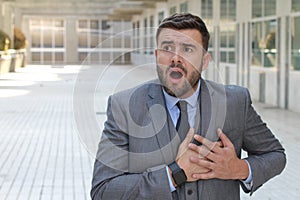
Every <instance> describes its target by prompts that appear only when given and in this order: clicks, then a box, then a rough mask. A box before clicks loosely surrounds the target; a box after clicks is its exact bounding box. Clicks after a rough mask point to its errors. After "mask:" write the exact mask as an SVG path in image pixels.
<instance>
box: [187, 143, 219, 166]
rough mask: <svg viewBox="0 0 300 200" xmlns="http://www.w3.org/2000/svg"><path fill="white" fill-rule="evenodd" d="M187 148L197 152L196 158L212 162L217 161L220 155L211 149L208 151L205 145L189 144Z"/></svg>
mask: <svg viewBox="0 0 300 200" xmlns="http://www.w3.org/2000/svg"><path fill="white" fill-rule="evenodd" d="M189 148H190V149H191V150H193V151H195V152H197V153H198V158H200V159H201V158H206V159H208V160H210V161H212V162H214V163H217V162H218V161H219V160H220V156H219V155H218V154H216V153H214V152H212V151H210V150H209V149H208V148H207V147H205V146H203V145H201V146H197V145H195V144H192V143H191V144H189Z"/></svg>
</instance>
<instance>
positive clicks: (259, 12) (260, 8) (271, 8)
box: [252, 0, 276, 18]
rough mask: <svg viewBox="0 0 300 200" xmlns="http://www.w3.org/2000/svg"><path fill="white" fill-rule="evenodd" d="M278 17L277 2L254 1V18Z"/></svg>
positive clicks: (273, 0) (271, 0)
mask: <svg viewBox="0 0 300 200" xmlns="http://www.w3.org/2000/svg"><path fill="white" fill-rule="evenodd" d="M272 15H276V0H252V18H259V17H265V16H272Z"/></svg>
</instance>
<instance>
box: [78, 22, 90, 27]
mask: <svg viewBox="0 0 300 200" xmlns="http://www.w3.org/2000/svg"><path fill="white" fill-rule="evenodd" d="M78 27H79V28H80V29H84V28H88V23H87V20H79V21H78Z"/></svg>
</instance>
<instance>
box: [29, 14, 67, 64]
mask: <svg viewBox="0 0 300 200" xmlns="http://www.w3.org/2000/svg"><path fill="white" fill-rule="evenodd" d="M29 29H30V34H31V35H30V37H31V40H30V41H31V61H32V63H42V64H44V63H49V64H50V63H51V64H54V63H63V62H64V57H65V32H66V29H65V21H64V20H62V19H47V18H45V19H30V20H29Z"/></svg>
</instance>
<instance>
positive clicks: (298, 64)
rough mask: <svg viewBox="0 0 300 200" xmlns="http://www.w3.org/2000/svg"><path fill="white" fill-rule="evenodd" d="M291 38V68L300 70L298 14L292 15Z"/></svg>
mask: <svg viewBox="0 0 300 200" xmlns="http://www.w3.org/2000/svg"><path fill="white" fill-rule="evenodd" d="M291 26H292V27H291V28H292V31H291V40H292V51H291V52H292V53H291V54H292V55H291V61H292V69H294V70H300V37H299V35H300V29H299V27H300V16H297V17H293V18H292V23H291Z"/></svg>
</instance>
